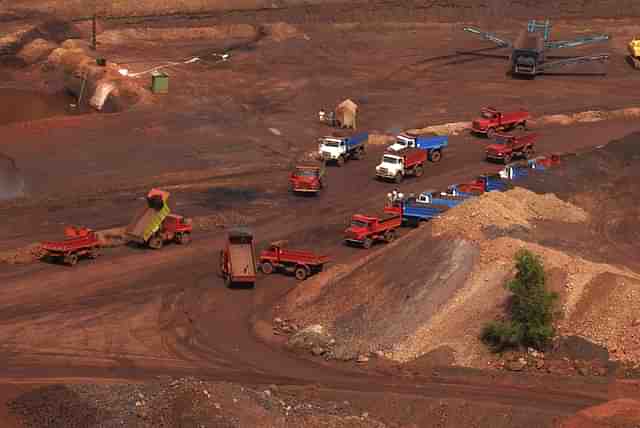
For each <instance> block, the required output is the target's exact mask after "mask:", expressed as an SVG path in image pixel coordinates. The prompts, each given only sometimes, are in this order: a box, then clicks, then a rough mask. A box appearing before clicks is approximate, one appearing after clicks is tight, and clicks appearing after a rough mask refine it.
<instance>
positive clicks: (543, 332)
mask: <svg viewBox="0 0 640 428" xmlns="http://www.w3.org/2000/svg"><path fill="white" fill-rule="evenodd" d="M515 260H516V270H517V273H516V276H515V278H513V279H512V280H511V281H509V282H508V283H507V288H508V289H509V291H511V293H513V295H512V297H511V303H510V306H509V315H510V319H509V320H508V321H494V322H491V323H489V324H487V325H486V326H485V327H484V328H483V329H482V335H481V338H482V340H483V341H484V342H485V343H487V344H488V345H490V346H491V347H493V348H494V350H496V351H502V350H504V349H506V348H515V347H518V346H528V347H532V348H537V349H541V348H543V347H544V346H545V345H546V344H548V343H549V341H550V340H551V339H552V338H553V336H554V334H555V331H554V328H553V319H554V317H553V305H554V303H555V301H556V299H557V297H558V296H557V295H556V294H555V293H550V292H548V291H547V289H546V284H545V280H546V277H545V272H544V266H543V264H542V260H540V257H538V256H537V255H535V254H533V253H532V252H530V251H528V250H524V249H523V250H520V251H518V252H517V253H516V256H515Z"/></svg>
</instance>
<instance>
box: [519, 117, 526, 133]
mask: <svg viewBox="0 0 640 428" xmlns="http://www.w3.org/2000/svg"><path fill="white" fill-rule="evenodd" d="M517 128H518V129H521V130H523V131H524V130H525V129H527V121H526V120H525V121H524V122H520V123H519V124H518V126H517Z"/></svg>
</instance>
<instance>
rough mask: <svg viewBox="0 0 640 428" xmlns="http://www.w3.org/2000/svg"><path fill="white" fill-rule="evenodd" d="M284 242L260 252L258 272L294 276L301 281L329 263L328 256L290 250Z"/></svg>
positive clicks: (278, 242) (274, 244)
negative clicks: (284, 273)
mask: <svg viewBox="0 0 640 428" xmlns="http://www.w3.org/2000/svg"><path fill="white" fill-rule="evenodd" d="M287 245H288V244H287V242H286V241H276V242H273V243H271V245H269V248H267V249H266V250H264V251H262V252H261V253H260V257H259V259H258V260H259V263H260V270H261V271H262V272H263V273H265V274H267V275H269V274H271V273H272V272H273V271H274V270H280V271H284V272H287V273H293V274H295V276H296V278H297V279H299V280H300V281H303V280H304V279H305V278H307V277H308V276H309V275H312V274H314V273H318V272H321V271H322V269H323V268H324V265H325V264H326V263H328V262H329V257H328V256H322V255H317V254H315V253H313V252H312V251H307V250H291V249H288V248H286V247H287Z"/></svg>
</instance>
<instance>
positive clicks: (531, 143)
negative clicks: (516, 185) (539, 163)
mask: <svg viewBox="0 0 640 428" xmlns="http://www.w3.org/2000/svg"><path fill="white" fill-rule="evenodd" d="M537 139H538V134H525V135H502V134H499V135H497V137H496V140H495V141H494V142H493V143H492V144H489V145H488V146H487V147H486V149H485V157H486V159H487V160H488V161H499V162H503V163H504V164H505V165H506V164H508V163H510V162H511V161H512V160H513V159H515V158H525V159H529V158H531V157H533V155H534V153H535V148H536V141H537Z"/></svg>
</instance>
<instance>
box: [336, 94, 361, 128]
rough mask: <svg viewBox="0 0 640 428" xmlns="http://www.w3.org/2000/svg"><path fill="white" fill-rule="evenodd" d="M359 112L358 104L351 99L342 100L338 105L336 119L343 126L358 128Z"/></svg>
mask: <svg viewBox="0 0 640 428" xmlns="http://www.w3.org/2000/svg"><path fill="white" fill-rule="evenodd" d="M357 112H358V104H356V103H354V102H353V101H351V100H350V99H346V100H344V101H342V102H341V103H340V104H338V106H337V107H336V120H337V121H338V123H339V124H340V126H341V127H342V128H353V129H355V128H356V114H357Z"/></svg>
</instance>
